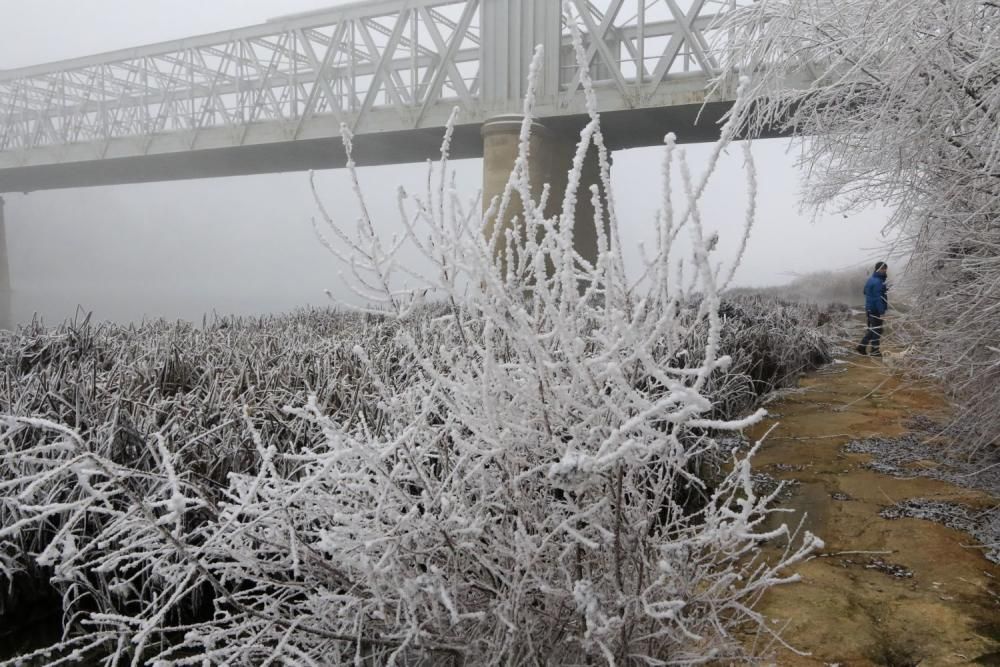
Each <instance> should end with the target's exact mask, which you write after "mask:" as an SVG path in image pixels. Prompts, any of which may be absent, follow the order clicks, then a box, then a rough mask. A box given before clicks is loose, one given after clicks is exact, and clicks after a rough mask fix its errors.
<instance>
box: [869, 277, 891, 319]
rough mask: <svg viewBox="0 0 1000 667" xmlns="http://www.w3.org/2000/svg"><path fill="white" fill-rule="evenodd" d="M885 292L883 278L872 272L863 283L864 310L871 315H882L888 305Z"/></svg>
mask: <svg viewBox="0 0 1000 667" xmlns="http://www.w3.org/2000/svg"><path fill="white" fill-rule="evenodd" d="M886 292H887V289H886V286H885V278H883V277H882V276H880V275H879V274H877V273H873V274H872V276H871V278H869V279H868V282H866V283H865V310H866V311H868V312H869V313H871V314H872V315H884V314H885V311H886V308H888V307H889V300H888V299H887V298H886Z"/></svg>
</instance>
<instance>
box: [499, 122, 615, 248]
mask: <svg viewBox="0 0 1000 667" xmlns="http://www.w3.org/2000/svg"><path fill="white" fill-rule="evenodd" d="M522 119H523V116H520V115H517V114H509V115H503V116H497V117H495V118H492V119H490V120H489V121H487V122H486V123H484V124H483V129H482V134H483V210H484V211H485V210H486V209H487V208H488V207H489V205H490V202H491V201H492V200H493V198H494V197H499V196H502V195H503V190H504V187H505V186H506V184H507V179H508V177H509V176H510V172H511V170H512V169H513V168H514V162H515V160H516V159H517V152H518V146H519V135H520V131H521V121H522ZM578 140H579V134H575V133H571V132H568V131H562V132H559V131H556V130H553V129H551V128H549V127H546V126H545V125H543V124H542V123H540V122H538V121H534V122H533V126H532V131H531V143H530V147H529V165H528V166H529V174H530V181H531V183H530V184H531V193H532V197H533V198H537V197H539V196H541V192H542V186H543V185H545V184H546V183H547V184H548V185H549V199H548V205H547V207H546V210H545V215H546V217H551V216H553V215H556V214H558V213H560V212H561V210H562V201H563V197H564V195H565V193H566V186H567V183H568V177H569V170H570V168H571V167H572V163H573V155H574V153H575V151H576V144H577V141H578ZM600 176H601V172H600V164H599V161H598V155H597V149H596V148H595V147H593V146H591V147H590V151H589V152H588V153H587V157H586V159H585V160H584V164H583V172H582V178H581V182H580V187H579V190H578V191H577V200H576V225H575V227H574V235H573V240H574V246H575V247H576V250H577V252H578V253H579V254H580V256H581V257H583V258H584V259H586V260H588V261H590V262H594V261H596V259H597V227H596V225H595V224H594V219H595V211H594V206H593V204H592V202H591V198H592V195H591V192H590V186H591V185H597V186H599V187H600V185H601V177H600ZM601 196H602V199H605V201H606V193H604V192H603V188H602V192H601ZM515 218H516V219H517V224H519V225H520V226H521V231H522V233H523V229H524V227H523V224H524V222H523V218H524V209H523V205H522V203H521V198H520V196H519V195H518V194H517V193H516V192H515V193H514V194H513V196H512V199H511V205H510V207H509V208H508V209H507V211H506V214H505V215H504V216H503V219H502V220H497V219H495V218H491V219H489V220H487V221H486V225H485V229H484V233H485V234H486V236H487V238H490V237H491V236H492V234H493V233H494V230H495V229H496V226H497V225H498V224H499V225H503V227H504V228H505V229H507V228H510V226H511V225H513V224H515ZM601 224H602V225H603V226H604V228H605V230H607V228H608V218H607V208H606V204H605V205H604V215H603V216H602V220H601ZM504 239H505V237H504V236H503V235H501V236H500V239H499V240H498V243H497V248H496V252H497V257H498V259H500V260H501V261H503V258H505V257H506V243H505V241H504Z"/></svg>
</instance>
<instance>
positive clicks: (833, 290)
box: [729, 267, 871, 308]
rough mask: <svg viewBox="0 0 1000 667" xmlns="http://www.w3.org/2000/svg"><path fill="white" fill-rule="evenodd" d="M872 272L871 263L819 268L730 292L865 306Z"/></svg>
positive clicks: (787, 299)
mask: <svg viewBox="0 0 1000 667" xmlns="http://www.w3.org/2000/svg"><path fill="white" fill-rule="evenodd" d="M869 275H871V267H865V268H863V269H853V270H841V271H817V272H814V273H807V274H805V275H801V276H797V277H795V278H794V279H793V280H790V281H788V282H787V283H785V284H784V285H772V286H767V287H739V288H735V289H732V290H730V291H729V294H757V295H761V296H769V297H773V298H776V299H782V300H784V301H791V302H795V303H815V304H819V305H822V306H830V305H833V304H842V305H843V306H854V307H861V308H864V302H865V297H864V294H863V293H862V289H861V288H862V287H863V286H864V284H865V280H867V279H868V276H869Z"/></svg>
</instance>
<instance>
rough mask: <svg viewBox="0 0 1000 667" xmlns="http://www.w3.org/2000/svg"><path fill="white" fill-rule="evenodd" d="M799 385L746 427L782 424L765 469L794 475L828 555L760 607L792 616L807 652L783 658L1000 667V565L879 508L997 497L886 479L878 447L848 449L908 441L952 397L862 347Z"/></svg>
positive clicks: (947, 533) (924, 524) (950, 533)
mask: <svg viewBox="0 0 1000 667" xmlns="http://www.w3.org/2000/svg"><path fill="white" fill-rule="evenodd" d="M800 389H801V391H800V392H799V393H795V394H793V395H790V396H788V397H787V398H786V399H784V400H781V401H778V402H775V403H772V404H771V405H769V406H768V408H769V409H770V410H771V411H772V412H773V413H776V415H775V418H773V419H769V420H767V421H766V423H764V424H762V425H760V426H759V427H758V428H757V429H755V431H754V432H753V433H752V434H750V435H752V436H755V437H756V436H760V435H762V434H763V432H764V431H765V430H766V429H767V428H769V427H770V426H772V425H773V424H774V422H775V421H778V422H779V425H778V426H777V428H776V429H775V430H774V431H773V432H772V433H771V435H770V436H769V437H768V438H767V440H766V442H765V444H764V446H763V447H762V449H761V451H760V453H759V454H758V456H757V458H756V459H755V468H756V469H757V470H759V471H761V472H766V473H768V474H770V475H772V476H774V477H776V478H779V479H795V480H798V482H799V484H798V486H797V487H795V488H794V489H793V495H792V497H791V498H790V499H789V500H788V501H787V502H786V506H787V507H790V508H792V509H794V510H796V511H798V512H800V514H799V515H798V516H801V512H802V511H805V512H807V514H808V516H807V519H806V524H805V525H806V528H808V529H809V530H811V531H812V532H814V533H816V534H817V535H819V536H820V537H822V538H823V540H824V541H825V543H826V548H825V549H824V551H823V554H824V555H823V556H822V557H817V558H814V559H812V560H811V561H809V562H808V563H806V564H805V565H803V566H802V567H801V568H800V570H799V571H800V573H801V575H802V577H803V583H801V584H792V585H788V586H781V587H778V588H777V589H776V590H775V591H773V592H771V593H768V595H767V596H766V597H765V598H764V600H763V601H762V603H761V605H760V607H759V609H760V610H761V611H762V612H763V613H765V614H766V615H767V616H769V617H772V618H774V619H776V621H775V622H776V627H781V624H782V623H787V626H786V627H785V631H784V632H783V636H784V638H785V639H786V640H787V641H788V642H789V643H791V644H792V645H793V646H795V647H796V648H797V649H800V650H802V651H806V652H808V653H810V654H811V655H809V656H805V657H803V656H797V655H795V654H794V653H792V652H789V651H782V652H781V653H780V654H779V657H778V664H780V665H834V664H839V665H841V666H850V667H853V666H855V665H918V664H919V665H969V664H987V665H989V664H993V665H1000V567H998V566H997V565H994V564H992V563H990V562H989V561H988V560H986V558H985V557H984V556H983V555H982V553H981V551H980V550H977V549H975V548H970V547H969V546H968V545H969V544H970V543H972V542H973V540H972V539H971V538H970V537H969V536H968V535H965V534H963V533H960V532H957V531H954V530H951V529H949V528H946V527H944V526H941V525H938V524H936V523H932V522H930V521H924V520H919V519H896V520H888V519H883V518H881V517H880V516H879V511H880V510H881V509H882V508H884V507H886V506H889V505H893V504H894V503H897V502H899V501H902V500H905V499H908V498H917V497H920V498H929V499H936V500H946V501H955V502H962V503H966V504H970V505H974V506H990V504H995V503H996V502H997V500H996V499H995V498H991V497H990V496H989V495H987V494H984V493H981V492H977V491H971V490H968V489H963V488H959V487H956V486H952V485H950V484H947V483H944V482H941V481H938V480H934V479H928V478H924V477H915V478H906V479H904V478H895V477H890V476H888V475H883V474H879V473H876V472H873V471H872V470H869V469H867V468H865V467H864V463H865V462H867V461H868V460H869V459H870V457H869V456H868V455H864V454H844V453H842V452H841V448H842V447H843V446H844V445H845V444H846V443H847V442H849V441H851V440H855V439H859V438H864V437H870V436H884V437H896V436H899V435H902V434H903V433H905V432H906V431H907V429H906V427H905V425H904V422H905V421H906V420H907V419H908V418H910V417H913V416H915V415H928V416H932V417H933V416H935V415H937V416H942V415H943V413H944V410H945V407H946V406H945V403H944V401H943V400H941V398H940V397H939V396H938V395H936V394H935V393H934V391H933V388H931V387H926V386H924V387H921V386H915V385H914V384H913V383H908V382H905V381H903V380H902V379H900V378H899V377H895V376H893V375H891V373H890V372H889V371H888V370H887V368H886V367H885V365H884V364H883V363H882V362H881V361H879V360H877V359H870V358H865V357H860V356H858V355H851V357H849V358H845V359H842V360H839V361H838V362H837V363H835V364H834V365H832V366H829V367H827V368H826V369H823V370H821V371H820V372H818V373H815V374H812V375H810V376H808V377H806V378H804V379H803V380H802V382H801V383H800ZM998 409H1000V407H998ZM926 464H928V465H929V464H931V462H926ZM785 520H790V517H788V516H787V515H786V517H785ZM795 520H797V518H796V519H795ZM843 552H872V553H843ZM896 566H899V567H898V568H897V567H896ZM907 573H912V574H910V575H909V576H907Z"/></svg>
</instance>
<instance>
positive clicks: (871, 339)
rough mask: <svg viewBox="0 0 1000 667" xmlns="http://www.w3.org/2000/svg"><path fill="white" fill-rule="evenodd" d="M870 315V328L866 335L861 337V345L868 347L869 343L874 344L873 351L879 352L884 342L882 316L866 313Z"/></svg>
mask: <svg viewBox="0 0 1000 667" xmlns="http://www.w3.org/2000/svg"><path fill="white" fill-rule="evenodd" d="M865 315H867V316H868V330H867V331H865V337H864V338H862V339H861V347H868V343H871V344H872V352H878V348H879V345H880V344H881V343H882V317H881V316H880V315H876V314H874V313H865Z"/></svg>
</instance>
